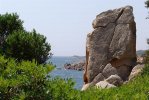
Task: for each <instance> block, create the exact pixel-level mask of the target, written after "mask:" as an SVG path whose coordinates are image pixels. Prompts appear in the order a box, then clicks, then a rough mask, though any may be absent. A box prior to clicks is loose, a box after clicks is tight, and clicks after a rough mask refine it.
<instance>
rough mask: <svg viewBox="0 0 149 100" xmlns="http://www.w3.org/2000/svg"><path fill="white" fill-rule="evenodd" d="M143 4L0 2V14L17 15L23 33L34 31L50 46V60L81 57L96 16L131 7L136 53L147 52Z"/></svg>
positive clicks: (127, 0) (124, 0) (125, 0)
mask: <svg viewBox="0 0 149 100" xmlns="http://www.w3.org/2000/svg"><path fill="white" fill-rule="evenodd" d="M144 2H145V0H0V14H5V13H6V12H8V13H17V14H18V15H19V16H20V19H22V20H23V21H24V24H23V25H24V27H25V29H26V30H27V31H32V29H33V28H34V29H36V30H37V32H39V33H41V34H43V35H45V36H46V37H47V41H48V42H49V43H50V44H51V49H52V50H51V52H52V53H53V54H54V56H73V55H80V56H84V55H85V45H86V36H87V34H88V33H90V32H92V31H93V28H92V21H93V20H94V19H95V17H96V15H98V14H100V13H101V12H103V11H106V10H109V9H115V8H119V7H124V6H126V5H131V6H133V9H134V16H135V21H136V25H137V47H136V48H137V50H145V49H148V48H149V46H148V45H147V44H146V39H147V38H149V19H148V20H147V19H146V17H147V15H148V11H149V10H148V9H146V8H145V5H144Z"/></svg>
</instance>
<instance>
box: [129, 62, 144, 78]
mask: <svg viewBox="0 0 149 100" xmlns="http://www.w3.org/2000/svg"><path fill="white" fill-rule="evenodd" d="M143 68H144V64H138V65H136V66H135V67H134V68H133V69H132V71H131V73H130V75H129V79H128V80H129V81H130V80H132V79H134V78H135V77H136V76H138V75H139V74H140V73H141V72H142V70H143Z"/></svg>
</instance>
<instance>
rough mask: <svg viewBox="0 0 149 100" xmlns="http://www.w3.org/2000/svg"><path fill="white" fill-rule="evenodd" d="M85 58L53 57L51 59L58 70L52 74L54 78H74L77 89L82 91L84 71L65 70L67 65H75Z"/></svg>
mask: <svg viewBox="0 0 149 100" xmlns="http://www.w3.org/2000/svg"><path fill="white" fill-rule="evenodd" d="M82 58H83V57H52V58H51V59H49V61H51V62H52V63H53V64H54V65H56V68H55V69H54V70H53V71H52V72H51V73H50V74H51V76H52V77H56V76H59V77H62V78H66V79H67V78H72V79H73V80H74V81H75V82H76V85H75V88H77V89H81V87H82V85H83V71H76V70H65V69H64V64H65V63H74V62H78V61H80V60H82Z"/></svg>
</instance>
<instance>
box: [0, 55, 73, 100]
mask: <svg viewBox="0 0 149 100" xmlns="http://www.w3.org/2000/svg"><path fill="white" fill-rule="evenodd" d="M52 69H53V66H51V65H37V63H35V62H34V61H32V62H30V61H22V62H20V63H16V62H15V61H14V60H13V59H5V58H4V57H3V56H0V100H10V99H17V100H20V99H21V100H22V99H23V100H24V99H26V100H64V99H66V98H69V93H71V91H75V90H73V88H72V87H73V84H74V83H73V82H72V81H71V80H63V79H60V78H54V79H52V78H50V76H49V72H50V71H51V70H52Z"/></svg>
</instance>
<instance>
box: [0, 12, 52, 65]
mask: <svg viewBox="0 0 149 100" xmlns="http://www.w3.org/2000/svg"><path fill="white" fill-rule="evenodd" d="M50 50H51V46H50V44H49V43H48V42H46V37H45V36H43V35H40V34H39V33H37V32H36V31H35V30H33V31H32V32H27V31H26V30H24V27H23V21H22V20H21V19H19V16H18V15H17V14H16V13H13V14H8V13H6V14H4V15H0V53H1V54H2V55H5V56H6V57H8V58H9V57H13V58H15V59H17V60H18V61H21V60H29V61H32V60H33V59H35V61H36V62H37V63H38V64H41V63H44V62H45V61H46V60H47V59H48V55H49V52H50ZM50 54H51V53H50ZM49 56H51V55H49Z"/></svg>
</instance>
